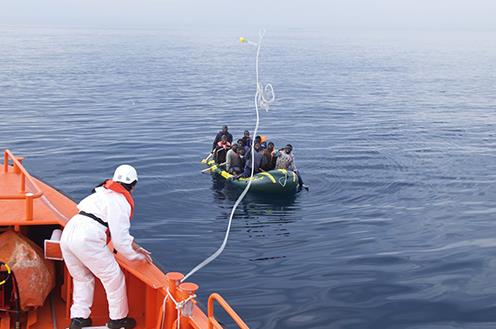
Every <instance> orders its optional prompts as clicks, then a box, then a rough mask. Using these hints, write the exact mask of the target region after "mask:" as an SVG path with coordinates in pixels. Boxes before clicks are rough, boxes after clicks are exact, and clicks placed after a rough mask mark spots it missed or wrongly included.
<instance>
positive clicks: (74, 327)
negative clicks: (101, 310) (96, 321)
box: [69, 318, 91, 329]
mask: <svg viewBox="0 0 496 329" xmlns="http://www.w3.org/2000/svg"><path fill="white" fill-rule="evenodd" d="M83 327H91V319H90V318H87V319H85V318H73V319H71V325H70V326H69V329H81V328H83Z"/></svg>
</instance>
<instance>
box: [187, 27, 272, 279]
mask: <svg viewBox="0 0 496 329" xmlns="http://www.w3.org/2000/svg"><path fill="white" fill-rule="evenodd" d="M264 35H265V31H260V32H259V34H258V36H259V39H258V44H256V43H253V42H249V43H250V44H253V45H256V46H257V58H256V62H255V69H256V80H257V90H256V93H255V111H256V114H257V120H256V123H255V130H254V131H253V136H257V133H258V126H259V123H260V114H259V108H261V109H264V110H265V111H268V110H269V107H270V104H272V103H273V102H274V101H275V98H276V97H275V93H274V88H272V85H271V84H270V83H268V84H266V85H263V84H262V83H261V82H260V80H259V69H258V64H259V57H260V47H261V45H262V40H263V38H264ZM240 40H244V38H242V39H240ZM242 42H246V41H242ZM254 153H255V143H251V174H250V179H249V180H248V185H246V187H245V189H244V190H243V192H242V193H241V195H240V196H239V197H238V199H237V200H236V202H235V203H234V206H233V207H232V210H231V214H230V215H229V222H228V224H227V228H226V233H225V236H224V240H223V241H222V244H221V246H220V247H219V249H217V251H216V252H214V253H213V254H212V255H210V256H209V257H207V258H206V259H205V260H204V261H203V262H201V263H200V264H198V265H197V266H195V267H194V268H193V269H192V270H191V271H189V273H188V274H186V275H185V276H184V278H183V279H182V280H181V282H183V281H185V280H186V279H187V278H189V277H190V276H191V275H193V274H194V273H196V272H197V271H199V270H200V269H202V268H203V267H205V266H206V265H208V264H209V263H210V262H212V261H213V260H214V259H216V258H217V257H218V256H219V255H220V254H221V253H222V252H223V251H224V248H225V247H226V244H227V240H228V238H229V233H230V231H231V224H232V220H233V217H234V213H235V212H236V209H237V208H238V206H239V204H240V203H241V201H243V198H244V197H245V195H246V194H247V193H248V191H249V190H250V186H251V184H252V181H253V179H252V178H253V176H254V174H255V157H254V156H253V155H254Z"/></svg>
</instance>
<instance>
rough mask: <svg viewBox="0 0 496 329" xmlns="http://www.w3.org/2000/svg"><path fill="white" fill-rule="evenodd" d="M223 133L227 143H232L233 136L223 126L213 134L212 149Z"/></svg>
mask: <svg viewBox="0 0 496 329" xmlns="http://www.w3.org/2000/svg"><path fill="white" fill-rule="evenodd" d="M224 135H225V136H226V137H227V141H228V142H229V143H232V141H233V136H232V135H231V134H230V133H229V131H228V128H227V126H223V127H222V130H221V131H219V132H218V133H217V135H216V136H215V140H214V142H213V144H212V150H214V149H215V148H216V147H217V143H218V142H220V141H221V139H222V136H224Z"/></svg>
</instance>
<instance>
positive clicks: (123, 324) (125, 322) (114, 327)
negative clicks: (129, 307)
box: [107, 317, 136, 329]
mask: <svg viewBox="0 0 496 329" xmlns="http://www.w3.org/2000/svg"><path fill="white" fill-rule="evenodd" d="M107 327H108V328H110V329H121V328H124V329H132V328H134V327H136V320H135V319H133V318H128V317H126V318H123V319H120V320H110V321H109V322H108V323H107Z"/></svg>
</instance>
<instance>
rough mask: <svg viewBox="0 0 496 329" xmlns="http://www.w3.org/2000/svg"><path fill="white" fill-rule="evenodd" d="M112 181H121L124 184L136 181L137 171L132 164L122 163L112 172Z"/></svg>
mask: <svg viewBox="0 0 496 329" xmlns="http://www.w3.org/2000/svg"><path fill="white" fill-rule="evenodd" d="M112 180H113V181H114V182H121V183H124V184H131V183H132V182H134V181H138V173H137V172H136V169H134V168H133V167H132V166H130V165H127V164H123V165H120V166H119V167H117V169H116V170H115V172H114V177H113V178H112Z"/></svg>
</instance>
